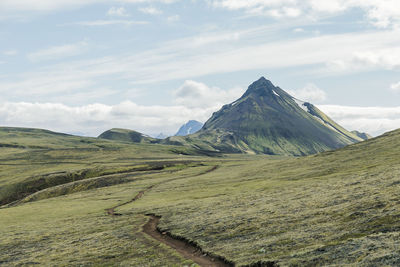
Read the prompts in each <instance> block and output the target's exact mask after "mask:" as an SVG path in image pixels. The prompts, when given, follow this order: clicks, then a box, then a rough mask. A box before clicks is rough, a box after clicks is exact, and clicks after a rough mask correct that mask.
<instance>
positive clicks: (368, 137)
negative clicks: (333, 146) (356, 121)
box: [351, 131, 372, 140]
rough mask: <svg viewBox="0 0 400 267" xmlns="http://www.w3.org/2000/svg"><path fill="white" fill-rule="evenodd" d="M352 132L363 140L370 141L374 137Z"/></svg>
mask: <svg viewBox="0 0 400 267" xmlns="http://www.w3.org/2000/svg"><path fill="white" fill-rule="evenodd" d="M351 132H352V133H353V134H355V135H357V136H358V137H360V138H361V139H363V140H368V139H371V138H372V136H371V135H369V134H367V133H362V132H359V131H351Z"/></svg>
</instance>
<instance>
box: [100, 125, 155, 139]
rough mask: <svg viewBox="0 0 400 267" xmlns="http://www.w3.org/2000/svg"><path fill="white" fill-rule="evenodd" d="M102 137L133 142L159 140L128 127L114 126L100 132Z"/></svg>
mask: <svg viewBox="0 0 400 267" xmlns="http://www.w3.org/2000/svg"><path fill="white" fill-rule="evenodd" d="M98 138H100V139H109V140H117V141H122V142H133V143H157V142H158V140H157V139H155V138H151V137H149V136H146V135H144V134H142V133H139V132H136V131H133V130H128V129H120V128H113V129H110V130H107V131H105V132H104V133H102V134H100V135H99V137H98Z"/></svg>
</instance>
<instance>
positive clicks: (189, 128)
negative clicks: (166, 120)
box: [175, 120, 203, 136]
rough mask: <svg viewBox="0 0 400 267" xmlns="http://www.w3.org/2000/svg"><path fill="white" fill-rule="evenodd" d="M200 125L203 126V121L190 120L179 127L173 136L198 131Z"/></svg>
mask: <svg viewBox="0 0 400 267" xmlns="http://www.w3.org/2000/svg"><path fill="white" fill-rule="evenodd" d="M201 127H203V123H201V122H199V121H196V120H190V121H188V122H187V123H185V124H184V125H182V126H181V127H180V128H179V130H178V132H177V133H176V134H175V136H186V135H189V134H194V133H196V132H198V131H199V130H200V129H201Z"/></svg>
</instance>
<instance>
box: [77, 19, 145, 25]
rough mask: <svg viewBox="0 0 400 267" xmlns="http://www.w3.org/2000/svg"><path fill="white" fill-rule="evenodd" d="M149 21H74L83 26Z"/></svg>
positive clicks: (133, 23) (140, 23)
mask: <svg viewBox="0 0 400 267" xmlns="http://www.w3.org/2000/svg"><path fill="white" fill-rule="evenodd" d="M148 23H149V22H147V21H135V20H93V21H80V22H77V23H74V24H76V25H82V26H109V25H125V26H131V25H145V24H148Z"/></svg>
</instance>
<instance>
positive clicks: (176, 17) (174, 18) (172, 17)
mask: <svg viewBox="0 0 400 267" xmlns="http://www.w3.org/2000/svg"><path fill="white" fill-rule="evenodd" d="M180 19H181V17H180V16H179V15H173V16H169V17H168V18H167V20H168V22H176V21H179V20H180Z"/></svg>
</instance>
